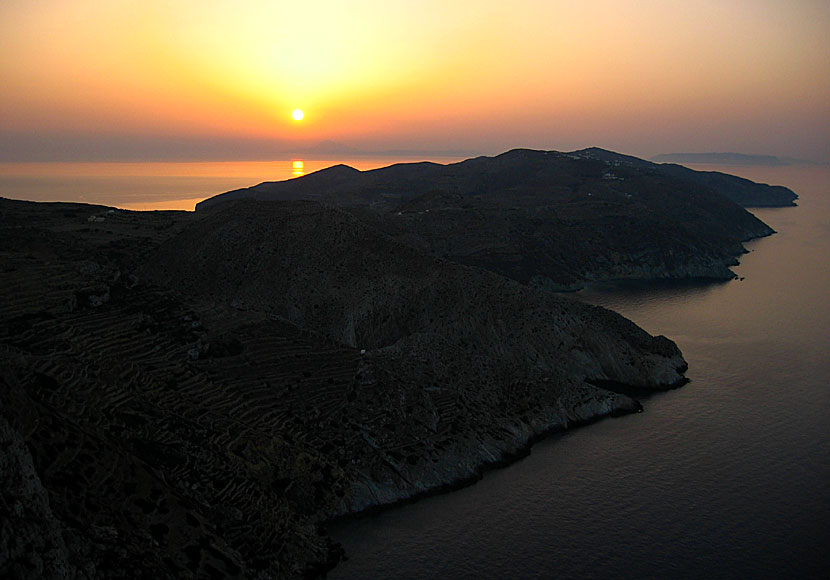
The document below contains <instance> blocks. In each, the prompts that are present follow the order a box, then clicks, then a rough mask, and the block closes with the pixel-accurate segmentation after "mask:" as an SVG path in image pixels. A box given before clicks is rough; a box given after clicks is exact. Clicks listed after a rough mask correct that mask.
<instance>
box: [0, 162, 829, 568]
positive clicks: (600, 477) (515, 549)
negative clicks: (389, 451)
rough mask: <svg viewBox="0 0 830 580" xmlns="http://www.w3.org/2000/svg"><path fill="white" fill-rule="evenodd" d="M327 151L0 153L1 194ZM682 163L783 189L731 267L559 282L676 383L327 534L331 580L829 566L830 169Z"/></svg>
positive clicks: (219, 183)
mask: <svg viewBox="0 0 830 580" xmlns="http://www.w3.org/2000/svg"><path fill="white" fill-rule="evenodd" d="M394 161H400V160H394ZM436 161H439V162H442V163H447V162H451V161H454V159H444V160H442V159H437V160H436ZM343 162H344V163H347V164H349V165H352V166H353V167H357V168H359V169H370V168H372V167H381V166H384V165H388V164H389V163H391V162H393V160H390V159H376V160H369V159H360V160H346V161H343ZM334 163H335V162H333V161H314V160H311V161H310V160H300V159H293V160H283V161H273V162H245V163H235V162H234V163H104V164H77V163H73V164H56V163H48V164H40V163H30V164H0V196H5V197H11V198H17V199H30V200H36V201H85V202H89V203H100V204H106V205H113V206H117V207H123V208H128V209H192V208H193V206H194V205H195V203H196V202H197V201H199V200H201V199H204V198H205V197H209V196H211V195H215V194H217V193H221V192H223V191H227V190H229V189H234V188H238V187H245V186H249V185H253V184H255V183H259V182H262V181H268V180H279V179H287V178H290V177H292V176H296V175H299V174H301V173H309V172H311V171H314V170H317V169H321V168H323V167H327V166H329V165H333V164H334ZM700 168H704V169H717V170H720V171H727V172H731V173H735V174H738V175H744V176H746V177H749V178H751V179H755V180H758V181H764V182H767V183H779V184H783V185H787V186H789V187H791V188H793V189H794V190H795V191H796V192H797V193H798V194H799V195H800V196H801V199H800V200H799V207H796V208H782V209H763V210H753V211H754V213H756V215H758V216H759V217H760V218H761V219H763V220H764V221H765V222H767V223H768V224H770V225H771V226H772V227H773V228H775V229H776V230H777V231H778V232H779V233H778V234H776V235H775V236H772V237H770V238H766V239H763V240H757V241H754V242H751V243H749V244H747V247H748V248H749V249H750V250H751V253H750V254H748V255H746V256H744V257H743V259H742V265H741V266H740V267H738V268H737V270H736V271H737V273H738V274H739V275H740V276H743V277H744V280H742V281H734V282H729V283H723V284H714V285H700V284H660V285H657V284H647V285H617V286H608V287H604V288H595V289H592V290H590V291H584V292H580V293H579V294H578V295H577V297H578V298H579V299H583V300H586V301H588V302H592V303H596V304H601V305H603V306H607V307H609V308H612V309H614V310H617V311H619V312H621V313H623V314H624V315H625V316H627V317H629V318H631V319H632V320H634V321H635V322H637V323H638V324H640V325H641V326H643V327H644V328H646V330H648V331H650V332H652V333H654V334H665V335H667V336H669V337H671V338H672V339H674V340H675V341H677V343H678V345H679V346H680V348H681V349H682V351H683V353H684V355H685V356H686V359H687V360H688V362H689V365H690V368H689V372H688V376H689V377H690V378H691V379H692V382H691V383H690V384H688V385H687V386H685V387H683V388H682V389H679V390H676V391H671V392H668V393H661V394H656V395H654V396H651V397H650V398H648V399H647V400H645V401H643V402H644V405H645V407H646V411H645V412H644V413H642V414H638V415H632V416H627V417H622V418H618V419H610V420H605V421H601V422H599V423H597V424H594V425H591V426H589V427H585V428H580V429H576V430H573V431H570V432H567V433H564V434H561V435H557V436H555V437H552V438H550V439H547V440H546V441H543V442H542V443H540V444H538V445H536V446H535V447H534V448H533V453H532V454H531V455H530V456H529V457H527V458H525V459H523V460H522V461H520V462H518V463H516V464H514V465H512V466H510V467H508V468H505V469H501V470H497V471H493V472H490V473H488V474H487V475H486V476H485V478H484V479H483V480H482V481H480V482H479V483H477V484H476V485H474V486H472V487H469V488H466V489H464V490H461V491H457V492H454V493H451V494H447V495H443V496H438V497H433V498H429V499H425V500H422V501H419V502H417V503H415V504H412V505H408V506H404V507H401V508H395V509H392V510H389V511H386V512H384V513H382V514H380V515H376V516H372V517H367V518H363V519H360V520H356V521H352V522H347V523H345V524H340V525H338V526H336V527H334V528H332V530H330V531H331V533H332V534H333V535H334V537H335V538H336V539H337V540H338V541H340V542H342V543H343V545H344V547H345V548H346V551H347V553H348V554H349V556H350V559H349V560H348V561H347V562H344V563H342V564H341V565H340V566H338V567H337V568H336V569H335V570H334V571H333V572H332V573H331V574H330V575H329V577H330V578H332V579H334V580H345V579H358V578H359V579H378V580H381V579H387V578H388V579H393V578H394V579H400V578H450V579H461V578H464V579H466V578H481V579H489V578H492V579H497V578H498V579H503V578H559V579H589V578H655V579H656V578H660V579H664V578H712V579H716V578H753V579H756V578H770V579H772V578H824V577H828V576H827V574H828V570H830V556H828V548H827V546H830V381H828V377H830V356H828V352H827V351H828V344H830V307H828V297H830V268H829V267H828V263H830V260H828V256H830V187H828V184H830V169H828V168H823V167H812V168H811V167H807V168H805V167H777V168H762V167H734V168H722V167H703V166H701V167H700Z"/></svg>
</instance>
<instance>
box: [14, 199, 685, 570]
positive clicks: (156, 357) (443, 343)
mask: <svg viewBox="0 0 830 580" xmlns="http://www.w3.org/2000/svg"><path fill="white" fill-rule="evenodd" d="M0 215H2V227H1V228H0V239H2V246H0V247H1V248H2V254H0V257H1V258H2V269H0V276H1V277H2V282H3V283H2V285H0V288H1V289H2V290H0V292H2V310H1V311H0V317H1V318H0V320H2V324H0V360H2V373H0V382H1V383H2V386H1V388H0V398H1V400H0V410H2V412H0V437H2V446H0V464H2V466H3V469H2V470H0V477H2V478H3V486H2V495H0V512H2V518H0V521H2V524H0V526H2V527H0V572H2V575H3V576H4V577H11V578H15V577H20V578H35V577H38V578H40V577H43V578H67V577H68V578H117V577H124V578H133V577H135V578H138V577H149V576H154V577H158V578H172V577H213V578H225V577H249V578H294V577H302V576H305V575H314V574H315V573H317V572H318V571H319V570H322V569H324V568H325V567H326V566H327V565H331V564H332V563H334V562H335V561H336V559H337V557H338V550H337V547H336V546H333V545H332V544H331V542H330V540H329V539H328V538H327V537H326V536H325V534H324V533H323V532H322V528H321V527H320V526H321V524H324V523H325V522H326V521H327V520H329V519H331V518H334V517H337V516H341V515H344V514H350V513H354V512H358V511H361V510H364V509H368V508H371V507H374V506H382V505H387V504H390V503H394V502H396V501H400V500H404V499H407V498H412V497H415V496H418V495H420V494H423V493H428V492H432V491H435V490H438V489H442V488H445V487H448V486H453V485H457V484H459V483H461V482H464V481H470V480H472V479H475V478H476V477H478V476H479V474H480V473H481V471H482V469H484V468H486V466H487V465H492V464H498V463H500V462H503V461H506V460H509V458H511V457H513V456H516V455H518V454H521V453H523V452H525V450H526V448H527V447H528V445H529V444H530V443H531V442H532V441H533V440H534V439H535V438H536V437H539V436H541V435H543V434H545V433H546V432H549V431H551V430H557V429H564V428H567V427H568V426H572V425H575V424H579V423H582V422H585V421H591V420H594V419H596V418H599V417H602V416H606V415H613V414H617V413H628V412H633V411H637V410H638V409H639V404H638V403H637V402H636V401H634V400H632V399H631V398H629V397H628V396H625V395H623V394H618V393H615V392H612V391H609V390H607V389H605V388H601V387H598V386H595V385H596V384H604V383H603V381H608V382H617V383H622V384H628V385H636V386H640V387H645V388H651V389H664V388H670V387H673V386H676V385H678V384H680V383H682V382H683V380H684V379H683V372H684V370H685V368H686V364H685V362H684V361H683V358H682V356H681V354H680V352H679V351H678V349H677V347H676V346H675V345H674V343H672V342H671V341H670V340H668V339H666V338H664V337H652V336H649V335H648V334H647V333H645V332H644V331H642V330H641V329H639V328H638V327H637V326H635V325H634V324H633V323H631V322H630V321H628V320H626V319H624V318H622V317H621V316H619V315H617V314H615V313H613V312H610V311H607V310H604V309H601V308H597V307H591V306H588V305H585V304H582V303H579V302H577V301H575V300H571V299H569V298H567V297H562V296H557V295H554V294H550V293H545V292H540V291H538V290H534V289H532V288H529V287H527V286H524V285H521V284H519V283H518V282H515V281H512V280H509V279H506V278H504V277H501V276H498V275H496V274H493V273H491V272H488V271H485V270H482V269H478V268H471V267H468V266H464V265H460V264H456V263H453V262H450V261H447V260H443V259H439V258H436V257H435V256H432V255H430V254H428V253H425V252H423V251H421V250H418V249H417V248H414V247H412V246H409V245H406V244H403V243H401V242H399V241H397V240H395V239H393V238H390V237H389V236H387V235H386V234H384V233H382V232H378V231H377V230H375V229H373V228H372V227H370V226H369V225H367V224H366V223H365V222H363V221H361V220H360V219H358V218H356V217H355V216H353V215H351V214H350V213H348V212H346V211H343V210H341V209H336V208H331V207H326V206H323V205H321V204H319V203H315V202H273V203H264V202H240V203H235V204H227V205H225V206H224V207H222V208H217V209H216V210H215V211H212V212H200V213H198V214H194V213H186V212H127V211H121V210H115V209H111V208H104V207H98V206H87V205H81V204H35V203H29V202H18V201H11V200H0ZM592 383H593V384H592Z"/></svg>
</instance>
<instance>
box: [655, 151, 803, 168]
mask: <svg viewBox="0 0 830 580" xmlns="http://www.w3.org/2000/svg"><path fill="white" fill-rule="evenodd" d="M651 160H652V161H655V162H657V163H710V164H712V165H766V166H777V165H792V164H795V163H799V164H804V163H807V164H809V163H811V162H810V161H805V160H803V159H792V158H788V157H785V158H782V157H776V156H774V155H747V154H746V153H663V154H660V155H656V156H654V157H652V158H651Z"/></svg>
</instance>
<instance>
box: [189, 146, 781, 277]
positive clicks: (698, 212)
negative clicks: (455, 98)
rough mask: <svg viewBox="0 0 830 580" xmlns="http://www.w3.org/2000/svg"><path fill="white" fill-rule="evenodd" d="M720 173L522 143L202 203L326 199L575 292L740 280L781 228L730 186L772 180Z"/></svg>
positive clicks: (508, 272)
mask: <svg viewBox="0 0 830 580" xmlns="http://www.w3.org/2000/svg"><path fill="white" fill-rule="evenodd" d="M720 175H721V177H718V178H715V177H712V176H709V175H708V174H702V173H700V172H694V171H692V170H687V169H685V168H679V171H674V170H673V169H671V168H668V167H665V166H660V165H656V164H653V163H649V162H647V161H643V160H639V159H636V158H633V157H628V156H624V155H618V154H615V153H611V152H608V151H603V150H601V149H587V150H584V151H578V152H574V153H568V154H564V153H556V152H546V151H531V150H514V151H510V152H508V153H504V154H502V155H499V156H497V157H494V158H489V157H482V158H476V159H470V160H467V161H464V162H461V163H456V164H451V165H446V166H444V165H438V164H434V163H416V164H399V165H393V166H390V167H387V168H382V169H377V170H373V171H366V172H359V171H355V170H349V169H348V168H345V167H343V166H338V167H336V168H332V169H330V170H324V171H321V172H318V173H315V174H311V175H308V176H306V177H304V178H300V179H296V180H289V181H284V182H275V183H263V184H260V185H258V186H255V187H251V188H248V189H244V190H238V191H234V192H229V193H227V194H223V195H220V196H217V197H214V198H211V199H209V200H206V201H204V202H202V203H201V204H199V206H198V208H199V209H200V210H209V209H210V208H212V207H217V204H221V203H222V202H224V201H228V200H232V199H246V198H252V199H257V200H292V199H293V200H296V199H308V200H316V201H322V202H325V203H327V204H332V205H337V206H341V207H347V208H350V210H351V211H352V212H353V214H354V215H356V216H359V217H360V218H361V219H362V220H364V221H367V222H368V223H371V224H372V227H375V228H378V229H381V230H382V231H384V232H385V233H387V234H388V235H391V236H394V237H396V238H398V239H400V240H402V241H404V242H406V243H408V244H414V245H416V246H417V247H419V248H422V249H424V250H427V251H429V252H431V253H433V254H434V255H437V256H440V257H444V258H448V259H451V260H453V261H456V262H459V263H462V264H468V265H475V266H479V267H482V268H486V269H489V270H492V271H494V272H497V273H499V274H501V275H504V276H508V277H510V278H513V279H515V280H518V281H520V282H522V283H525V284H533V285H536V286H539V287H544V288H548V289H573V288H578V287H579V286H581V285H582V284H583V283H585V282H588V281H596V280H609V279H619V278H717V279H730V278H732V277H733V274H732V272H731V271H730V270H729V267H730V266H731V265H734V264H735V263H736V256H738V255H740V254H741V253H742V251H743V247H742V245H741V242H743V241H745V240H748V239H751V238H755V237H760V236H765V235H769V234H771V233H773V232H772V230H771V229H770V228H769V227H768V226H766V225H765V224H764V223H763V222H761V221H760V220H758V219H757V218H755V217H754V216H753V215H752V214H750V213H748V212H747V211H746V210H744V209H743V208H741V207H740V206H739V205H737V204H736V203H734V202H733V201H730V199H728V198H727V197H724V195H721V194H722V193H724V192H726V191H732V190H735V191H737V190H740V191H742V192H743V194H745V195H750V194H752V192H755V191H756V190H757V191H761V190H762V189H763V188H769V186H762V185H759V184H754V183H752V182H749V181H747V180H741V179H740V178H736V177H732V176H726V175H723V174H720ZM735 184H737V185H739V186H740V187H738V188H737V189H736V187H737V186H735ZM726 186H728V187H726ZM733 186H734V187H733Z"/></svg>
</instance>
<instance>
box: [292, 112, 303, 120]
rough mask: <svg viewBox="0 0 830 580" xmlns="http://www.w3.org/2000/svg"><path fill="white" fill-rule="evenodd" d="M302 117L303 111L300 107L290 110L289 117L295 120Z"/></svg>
mask: <svg viewBox="0 0 830 580" xmlns="http://www.w3.org/2000/svg"><path fill="white" fill-rule="evenodd" d="M303 117H305V113H303V110H302V109H294V110H293V111H291V118H292V119H294V120H295V121H302V120H303Z"/></svg>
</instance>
